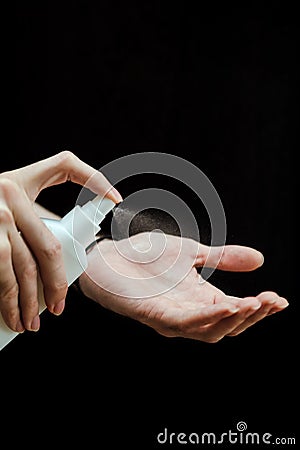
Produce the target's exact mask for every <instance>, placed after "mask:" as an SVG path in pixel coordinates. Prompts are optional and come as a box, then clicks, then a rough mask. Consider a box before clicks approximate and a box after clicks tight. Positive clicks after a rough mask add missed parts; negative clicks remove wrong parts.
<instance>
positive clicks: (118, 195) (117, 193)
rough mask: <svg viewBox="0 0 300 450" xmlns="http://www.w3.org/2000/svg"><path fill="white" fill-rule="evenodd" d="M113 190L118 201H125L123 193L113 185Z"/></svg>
mask: <svg viewBox="0 0 300 450" xmlns="http://www.w3.org/2000/svg"><path fill="white" fill-rule="evenodd" d="M111 192H112V193H113V195H114V197H115V200H116V202H117V203H120V202H122V201H123V197H122V195H121V194H120V192H119V191H117V189H115V188H114V187H113V188H112V190H111Z"/></svg>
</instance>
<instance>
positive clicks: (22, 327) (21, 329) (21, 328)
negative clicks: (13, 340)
mask: <svg viewBox="0 0 300 450" xmlns="http://www.w3.org/2000/svg"><path fill="white" fill-rule="evenodd" d="M16 331H17V332H18V333H24V331H25V328H24V326H23V324H22V322H21V320H19V322H18V323H17V326H16Z"/></svg>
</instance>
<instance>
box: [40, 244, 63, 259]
mask: <svg viewBox="0 0 300 450" xmlns="http://www.w3.org/2000/svg"><path fill="white" fill-rule="evenodd" d="M61 253H62V245H61V243H60V242H59V241H58V240H57V239H53V240H52V241H51V242H49V243H48V245H47V247H45V248H44V249H43V254H44V256H45V257H46V258H47V259H49V260H54V259H56V258H58V257H60V256H61Z"/></svg>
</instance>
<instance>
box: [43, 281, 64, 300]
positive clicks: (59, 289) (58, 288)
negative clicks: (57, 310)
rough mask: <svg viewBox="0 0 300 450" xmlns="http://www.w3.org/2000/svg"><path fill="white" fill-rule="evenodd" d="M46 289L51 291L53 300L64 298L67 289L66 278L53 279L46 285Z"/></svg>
mask: <svg viewBox="0 0 300 450" xmlns="http://www.w3.org/2000/svg"><path fill="white" fill-rule="evenodd" d="M47 290H48V291H50V292H51V294H52V297H55V299H54V298H53V300H55V301H58V300H62V299H64V298H65V295H66V293H67V290H68V282H67V280H60V281H55V280H53V281H52V283H51V284H50V283H49V284H48V285H47Z"/></svg>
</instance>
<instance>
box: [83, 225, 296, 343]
mask: <svg viewBox="0 0 300 450" xmlns="http://www.w3.org/2000/svg"><path fill="white" fill-rule="evenodd" d="M164 236H165V238H166V241H165V247H164V249H163V247H162V237H161V236H160V233H148V232H146V233H139V234H136V235H134V236H132V237H130V238H129V239H123V240H121V241H117V242H113V241H111V240H103V241H101V242H100V243H99V244H98V245H97V246H95V247H94V248H93V249H92V250H91V252H90V253H89V254H88V261H89V265H88V268H87V270H86V272H85V273H84V274H82V275H81V277H80V287H81V289H82V291H83V293H84V294H85V295H86V296H87V297H89V298H91V299H93V300H95V301H96V302H98V303H99V304H101V305H102V306H104V307H105V308H107V309H110V310H112V311H114V312H117V313H119V314H122V315H125V316H128V317H130V318H133V319H135V320H138V321H140V322H142V323H144V324H146V325H148V326H150V327H152V328H153V329H154V330H156V331H157V332H158V333H160V334H162V335H164V336H168V337H177V336H178V337H179V336H180V337H184V338H190V339H195V340H200V341H203V342H209V343H213V342H218V341H219V340H220V339H222V338H223V337H224V336H235V335H237V334H239V333H241V332H243V331H244V330H246V329H247V328H248V327H250V326H252V325H254V324H255V323H256V322H258V321H260V320H262V319H263V318H265V317H266V316H268V315H270V314H273V313H275V312H279V311H281V310H283V309H284V308H285V307H286V306H287V305H288V302H287V301H286V300H285V299H284V298H282V297H280V296H279V295H278V294H276V293H275V292H262V293H260V294H259V295H257V296H249V297H245V298H237V297H233V296H230V295H226V294H225V293H224V292H222V291H221V290H220V289H218V288H216V287H215V286H213V285H212V284H210V283H209V282H208V281H204V280H203V278H202V277H201V275H200V274H199V273H198V270H197V269H199V268H201V267H203V266H204V265H205V266H208V267H217V268H218V269H220V270H224V271H233V272H243V271H244V272H247V271H252V270H255V269H257V268H258V267H260V266H261V265H262V263H263V256H262V254H261V253H260V252H258V251H256V250H254V249H252V248H250V247H244V246H238V245H227V246H224V247H207V246H205V245H202V244H199V243H197V242H196V241H194V240H191V239H187V238H179V237H177V236H172V235H164Z"/></svg>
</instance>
